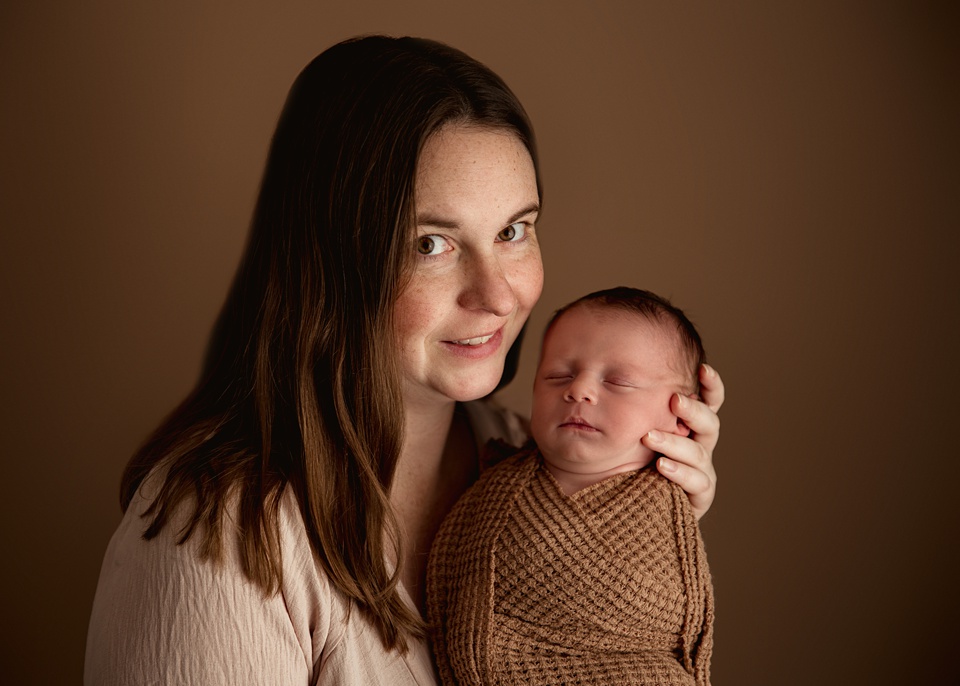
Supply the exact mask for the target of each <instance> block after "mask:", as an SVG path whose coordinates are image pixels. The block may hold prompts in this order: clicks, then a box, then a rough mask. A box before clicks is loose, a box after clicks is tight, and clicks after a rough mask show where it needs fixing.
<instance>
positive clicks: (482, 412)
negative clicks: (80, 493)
mask: <svg viewBox="0 0 960 686" xmlns="http://www.w3.org/2000/svg"><path fill="white" fill-rule="evenodd" d="M466 407H467V411H468V415H469V417H470V421H471V425H472V426H473V430H474V435H475V436H476V437H477V440H478V442H479V443H481V444H482V443H485V442H486V441H487V440H488V439H490V438H501V439H503V440H505V441H507V442H509V443H512V444H514V445H520V444H522V443H523V441H524V440H526V437H527V436H526V432H525V427H524V426H523V424H522V423H521V421H520V420H519V419H518V417H517V416H516V415H514V414H512V413H510V412H508V411H506V410H504V409H503V408H500V407H498V406H497V405H495V404H493V403H490V402H486V401H476V402H473V403H467V406H466ZM157 486H158V483H157V476H156V475H152V476H151V477H149V478H148V479H146V480H145V481H144V483H143V484H142V485H141V487H140V490H139V492H138V493H137V496H136V497H135V498H134V500H133V502H132V503H131V504H130V507H129V508H128V509H127V512H126V514H125V515H124V517H123V520H122V521H121V522H120V526H119V527H118V528H117V531H116V533H114V535H113V538H112V539H111V540H110V544H109V546H108V547H107V551H106V554H105V555H104V559H103V566H102V568H101V570H100V581H99V583H98V585H97V592H96V597H95V598H94V603H93V612H92V614H91V616H90V627H89V631H88V634H87V652H86V663H85V666H84V683H85V684H86V685H87V686H99V685H101V684H103V685H114V684H116V685H118V686H119V685H123V686H132V685H135V684H170V685H172V684H185V685H187V684H204V685H206V684H211V685H212V684H223V685H224V686H228V685H229V686H245V685H248V684H249V685H253V684H264V685H268V684H269V685H270V686H287V685H290V686H293V685H296V686H304V685H306V684H337V685H341V684H342V685H344V686H353V685H354V684H356V685H360V684H364V685H366V684H389V685H391V686H404V685H406V684H411V685H412V684H419V685H420V686H427V685H433V684H436V683H437V677H436V673H435V670H434V666H433V662H432V659H431V656H430V649H429V646H428V645H427V644H426V643H425V642H418V641H414V642H411V644H410V648H409V650H408V652H407V653H406V654H405V655H401V654H400V653H397V652H391V651H386V650H385V649H384V648H383V646H382V644H381V642H380V638H379V636H378V635H377V633H376V631H375V630H374V629H373V627H371V626H370V625H369V623H368V622H367V621H366V620H365V618H364V616H363V614H362V613H360V612H358V611H356V609H355V608H354V609H353V611H352V612H351V603H350V602H349V601H348V600H347V599H346V598H344V597H343V596H342V595H341V593H340V592H339V591H338V590H337V589H336V588H334V587H332V586H331V585H330V584H329V582H328V580H327V578H326V577H325V575H324V574H323V572H322V571H321V569H320V567H319V566H318V565H317V563H316V562H315V560H314V557H313V554H312V551H311V549H310V545H309V542H308V540H307V535H306V531H305V528H304V524H303V520H302V518H301V516H300V511H299V508H298V507H297V503H296V500H295V498H294V496H293V494H292V492H291V491H290V490H288V491H287V492H286V494H285V495H284V497H283V501H282V505H281V509H280V531H281V546H282V558H283V584H282V586H281V588H280V592H279V593H277V594H274V595H272V596H264V594H263V592H262V591H261V590H260V589H259V588H258V587H256V586H254V585H253V584H252V583H251V582H250V581H249V580H248V579H247V578H246V576H244V574H243V571H242V570H241V567H240V562H239V555H238V553H237V542H236V537H233V536H225V537H224V546H225V556H224V564H222V565H214V564H211V563H208V562H201V561H200V560H199V558H198V555H197V545H198V541H197V540H196V537H193V538H191V539H190V540H189V541H187V543H185V544H183V545H176V542H175V541H176V536H177V533H178V530H179V526H178V523H177V522H171V523H170V524H168V525H167V526H166V527H164V529H163V530H162V532H161V533H160V534H159V535H158V536H157V537H156V538H154V539H153V540H151V541H145V540H143V538H142V533H143V530H144V527H145V523H144V520H143V519H141V517H140V515H141V514H142V513H143V511H144V510H145V509H146V508H147V507H148V506H149V504H150V502H151V500H152V497H151V496H152V494H153V493H154V492H155V490H156V488H157ZM401 593H402V594H403V597H404V598H405V599H406V600H407V602H408V603H409V604H410V606H411V607H413V603H412V601H411V600H410V598H409V596H407V594H406V592H405V591H403V589H402V588H401Z"/></svg>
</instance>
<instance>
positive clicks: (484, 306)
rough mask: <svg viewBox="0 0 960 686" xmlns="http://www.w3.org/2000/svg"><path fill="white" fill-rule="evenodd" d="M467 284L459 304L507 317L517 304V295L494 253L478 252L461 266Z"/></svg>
mask: <svg viewBox="0 0 960 686" xmlns="http://www.w3.org/2000/svg"><path fill="white" fill-rule="evenodd" d="M464 273H465V275H466V278H467V283H466V284H465V287H464V289H463V293H462V295H461V297H460V304H461V305H463V306H464V307H466V308H467V309H471V310H487V311H488V312H492V313H493V314H495V315H497V316H498V317H506V316H507V315H508V314H510V313H511V312H513V310H514V309H515V308H516V307H517V295H516V293H515V292H514V290H513V285H512V284H511V283H510V280H509V279H508V278H507V275H506V274H505V273H504V271H503V267H502V265H501V264H500V260H499V259H498V258H497V256H496V255H478V256H475V257H473V258H472V259H471V260H470V261H469V262H468V264H466V265H465V266H464Z"/></svg>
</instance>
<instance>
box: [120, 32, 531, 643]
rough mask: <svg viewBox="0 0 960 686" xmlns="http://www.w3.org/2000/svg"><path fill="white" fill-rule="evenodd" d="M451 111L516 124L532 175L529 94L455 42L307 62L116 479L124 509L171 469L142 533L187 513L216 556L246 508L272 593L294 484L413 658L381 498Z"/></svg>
mask: <svg viewBox="0 0 960 686" xmlns="http://www.w3.org/2000/svg"><path fill="white" fill-rule="evenodd" d="M448 122H463V123H470V124H477V125H481V126H491V127H497V128H507V129H510V130H512V131H513V132H514V133H515V134H516V135H517V136H518V137H519V138H520V140H521V141H522V142H523V143H524V144H525V145H526V147H527V149H528V150H529V151H530V154H531V157H532V158H533V160H534V165H535V167H536V161H537V156H536V151H535V145H534V139H533V132H532V130H531V127H530V124H529V121H528V120H527V117H526V114H525V113H524V111H523V108H522V107H521V105H520V103H519V101H518V100H517V99H516V97H515V96H514V95H513V93H512V92H511V91H510V90H509V88H507V86H506V85H505V84H504V83H503V81H502V80H501V79H500V78H499V77H497V76H496V75H495V74H494V73H493V72H491V71H490V70H489V69H487V68H486V67H484V66H483V65H482V64H480V63H478V62H476V61H475V60H473V59H471V58H470V57H468V56H467V55H465V54H463V53H461V52H459V51H457V50H454V49H452V48H450V47H448V46H445V45H442V44H440V43H435V42H432V41H427V40H422V39H414V38H399V39H394V38H387V37H383V36H371V37H366V38H361V39H354V40H350V41H346V42H344V43H340V44H338V45H335V46H333V47H332V48H330V49H328V50H326V51H325V52H324V53H322V54H321V55H319V56H318V57H317V58H316V59H314V60H313V61H312V62H311V63H310V64H309V65H308V66H307V67H306V68H305V69H304V70H303V72H302V73H301V74H300V76H299V77H298V78H297V80H296V82H295V83H294V85H293V87H292V89H291V91H290V94H289V96H288V99H287V102H286V105H285V106H284V110H283V113H282V114H281V117H280V120H279V123H278V125H277V130H276V132H275V134H274V138H273V141H272V144H271V148H270V153H269V156H268V160H267V165H266V171H265V173H264V177H263V182H262V185H261V189H260V194H259V198H258V201H257V206H256V210H255V213H254V217H253V222H252V226H251V233H250V237H249V240H248V244H247V246H246V249H245V253H244V256H243V258H242V261H241V264H240V267H239V270H238V272H237V275H236V277H235V280H234V282H233V285H232V287H231V289H230V292H229V294H228V296H227V299H226V303H225V304H224V307H223V310H222V312H221V314H220V317H219V319H218V320H217V323H216V326H215V329H214V332H213V335H212V337H211V341H210V344H209V347H208V351H207V359H206V361H205V364H204V369H203V372H202V374H201V378H200V381H199V382H198V384H197V386H196V387H195V389H194V390H193V391H192V392H191V393H190V395H189V396H188V397H187V398H186V399H185V400H184V401H183V403H182V404H181V405H180V406H179V407H177V408H176V409H175V410H174V411H173V413H172V414H171V415H170V416H169V417H168V418H167V419H166V420H165V421H164V422H163V423H162V424H161V425H160V427H159V428H157V430H156V431H154V433H153V434H152V435H151V436H150V438H149V439H148V440H147V442H146V443H145V444H144V445H143V447H141V448H140V450H139V451H138V452H137V453H136V454H135V455H134V456H133V458H132V459H131V460H130V463H129V464H128V465H127V468H126V470H125V472H124V474H123V480H122V484H121V504H122V506H123V508H124V510H126V509H127V507H128V506H129V505H130V502H131V500H132V499H133V498H134V495H135V494H136V492H137V489H138V488H139V486H140V484H141V482H142V481H143V479H144V478H145V477H146V476H147V475H148V474H149V473H150V472H151V471H152V470H154V468H155V467H157V465H158V464H161V463H162V466H163V469H165V470H166V471H165V472H164V473H165V477H164V479H163V482H162V485H161V487H160V488H159V491H158V492H157V494H156V496H155V498H154V499H153V501H152V503H151V505H150V507H149V509H148V510H147V511H146V514H145V517H146V519H147V521H148V525H147V528H146V531H145V533H144V536H145V538H147V539H150V538H153V537H155V536H156V535H157V534H158V533H159V532H160V531H161V530H162V529H163V528H164V526H166V525H168V523H169V522H170V521H171V519H172V518H173V514H174V512H175V511H176V510H177V508H178V507H182V506H186V507H189V508H192V515H190V516H189V517H188V523H187V525H186V526H185V527H184V528H183V529H182V530H181V531H180V532H179V533H178V539H177V540H178V542H179V543H183V542H185V541H186V540H187V539H189V538H190V537H191V536H198V537H199V540H200V547H199V549H200V555H201V557H203V558H205V559H208V560H212V561H220V560H221V559H222V556H223V553H222V551H223V537H224V535H228V534H225V529H224V527H223V526H222V524H223V518H224V515H225V513H227V512H228V511H229V512H231V516H232V513H233V512H234V508H235V512H236V517H237V525H238V526H237V534H236V535H237V536H238V537H239V543H240V551H241V563H242V566H243V571H244V573H245V574H246V575H247V576H248V577H249V578H250V579H251V581H253V582H254V583H256V584H257V585H258V586H260V587H261V588H262V589H263V590H264V592H265V593H272V592H276V591H277V590H278V588H279V585H280V583H281V580H282V579H281V576H282V567H281V560H280V555H281V551H280V540H279V523H278V515H279V507H280V502H281V498H282V496H283V494H284V492H285V490H286V489H288V488H289V489H292V491H293V493H294V494H295V496H296V499H297V502H298V504H299V508H300V512H301V514H302V516H303V520H304V524H305V526H306V531H307V535H308V537H309V540H310V544H311V546H312V548H313V550H314V553H315V555H316V558H317V560H318V562H319V564H320V566H321V567H322V570H323V571H324V572H325V573H326V574H327V576H328V577H329V580H330V582H331V583H332V584H333V585H334V586H335V587H336V588H338V589H339V590H340V591H341V592H342V593H343V594H344V595H345V596H347V597H348V598H350V599H352V600H353V601H354V602H355V603H356V605H357V607H359V608H360V610H361V611H362V612H364V613H365V614H366V615H367V616H368V617H369V619H370V621H371V622H372V623H373V624H374V626H375V627H376V628H377V630H378V632H379V634H380V636H381V638H382V639H383V642H384V644H385V645H386V646H387V647H388V648H398V649H401V650H405V649H406V646H407V641H406V638H407V636H408V635H422V631H423V627H422V622H421V620H420V618H419V617H418V616H417V615H416V613H414V612H412V611H411V610H410V609H409V608H408V607H407V606H406V605H405V604H404V602H403V601H402V600H401V598H400V595H399V593H398V589H397V583H398V572H399V570H396V571H394V572H393V573H391V572H390V570H389V568H388V567H387V564H386V561H385V552H386V551H387V550H388V549H389V548H388V546H391V545H392V546H394V552H395V559H397V560H402V559H403V558H402V555H401V554H400V550H399V546H400V544H401V542H400V541H399V537H398V535H397V522H396V519H395V516H394V514H393V511H392V509H391V507H390V503H389V497H388V496H389V489H390V484H391V481H392V479H393V475H394V470H395V468H396V464H397V460H398V458H399V455H400V449H401V446H402V442H403V427H404V416H403V409H402V397H401V392H400V372H399V368H398V358H397V352H396V349H395V345H394V344H393V341H394V336H393V322H392V316H393V307H394V303H395V302H396V300H397V296H398V294H399V293H400V290H401V289H402V287H403V282H404V277H405V275H406V274H408V273H409V269H410V268H411V258H412V256H413V254H414V249H413V245H414V242H413V229H414V227H413V217H414V216H415V212H414V207H413V202H414V188H415V177H416V170H417V161H418V159H419V155H420V151H421V149H422V147H423V145H424V142H425V141H426V140H427V138H428V137H429V136H430V135H431V134H432V133H434V132H435V131H436V130H437V129H438V128H439V127H440V126H442V125H443V124H445V123H448ZM538 187H539V181H538ZM188 512H190V510H188ZM229 531H231V533H230V534H229V535H233V534H232V531H233V530H232V529H230V530H229Z"/></svg>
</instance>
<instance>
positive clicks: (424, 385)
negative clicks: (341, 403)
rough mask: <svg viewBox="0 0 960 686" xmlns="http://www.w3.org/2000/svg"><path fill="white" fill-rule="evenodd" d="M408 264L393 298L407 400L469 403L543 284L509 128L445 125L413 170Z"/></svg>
mask: <svg viewBox="0 0 960 686" xmlns="http://www.w3.org/2000/svg"><path fill="white" fill-rule="evenodd" d="M415 202H416V210H417V218H416V223H417V231H416V235H417V239H416V241H415V243H414V244H413V245H411V246H410V250H411V251H413V252H414V259H415V264H416V266H415V268H414V270H413V274H412V277H411V279H410V281H409V283H408V284H407V285H406V287H405V289H404V291H403V293H402V294H401V295H400V298H399V299H398V301H397V306H396V334H397V338H398V341H399V346H400V353H401V364H402V368H403V376H404V399H405V401H406V402H407V403H408V404H419V403H433V402H437V401H449V400H459V401H464V400H474V399H476V398H480V397H483V396H484V395H486V394H488V393H490V392H491V391H492V390H493V389H494V388H495V387H496V385H497V382H498V381H499V380H500V375H501V374H502V372H503V364H504V359H505V357H506V354H507V351H508V350H509V349H510V346H511V344H513V342H514V340H516V338H517V334H519V332H520V328H521V327H522V326H523V323H524V322H525V321H526V319H527V316H528V315H529V314H530V310H531V308H532V307H533V305H534V303H536V301H537V298H539V297H540V290H541V288H542V287H543V265H542V263H541V262H540V246H539V244H538V242H537V235H536V230H535V223H536V220H537V214H538V212H539V209H540V206H539V196H538V194H537V182H536V176H535V173H534V169H533V161H532V160H531V159H530V154H529V153H528V152H527V149H526V147H524V145H523V143H521V142H520V140H519V139H518V138H517V137H516V135H514V134H513V133H512V132H509V131H506V130H500V129H491V128H481V127H477V126H463V125H448V126H445V127H443V128H442V129H440V130H439V131H438V132H437V133H436V134H434V135H433V136H431V137H430V139H429V140H428V141H427V143H426V144H425V146H424V149H423V152H422V154H421V156H420V161H419V167H418V169H417V183H416V196H415Z"/></svg>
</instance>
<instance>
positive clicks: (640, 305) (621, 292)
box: [543, 286, 707, 393]
mask: <svg viewBox="0 0 960 686" xmlns="http://www.w3.org/2000/svg"><path fill="white" fill-rule="evenodd" d="M577 307H594V308H598V309H614V310H622V311H625V312H629V313H632V314H635V315H638V316H640V317H641V318H643V319H646V320H647V321H650V322H654V323H657V324H660V325H663V326H666V327H670V326H675V327H676V329H675V331H676V334H677V337H678V338H679V341H680V345H681V346H682V347H683V350H684V352H685V353H686V355H687V359H688V361H689V362H690V366H691V369H692V371H693V380H694V383H695V384H696V392H697V393H699V392H700V374H699V369H700V366H701V365H702V364H704V363H705V362H706V361H707V353H706V351H705V350H704V349H703V342H702V341H701V340H700V334H699V333H698V332H697V329H696V327H695V326H694V325H693V322H691V321H690V319H688V318H687V315H685V314H684V313H683V310H681V309H680V308H679V307H675V306H674V305H673V304H672V303H671V302H670V301H669V300H667V299H666V298H664V297H661V296H659V295H657V294H656V293H651V292H650V291H644V290H641V289H639V288H630V287H629V286H617V287H616V288H608V289H606V290H602V291H596V292H594V293H589V294H587V295H585V296H583V297H582V298H578V299H577V300H574V301H573V302H572V303H569V304H567V305H564V306H563V307H561V308H560V309H559V310H557V311H556V312H554V313H553V316H552V317H551V318H550V321H549V322H548V323H547V328H546V329H545V330H544V332H543V337H544V340H546V337H547V334H549V333H550V329H552V328H553V325H554V324H555V323H556V322H557V320H558V319H560V317H562V316H563V315H564V314H565V313H566V312H569V311H570V310H572V309H574V308H577Z"/></svg>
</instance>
